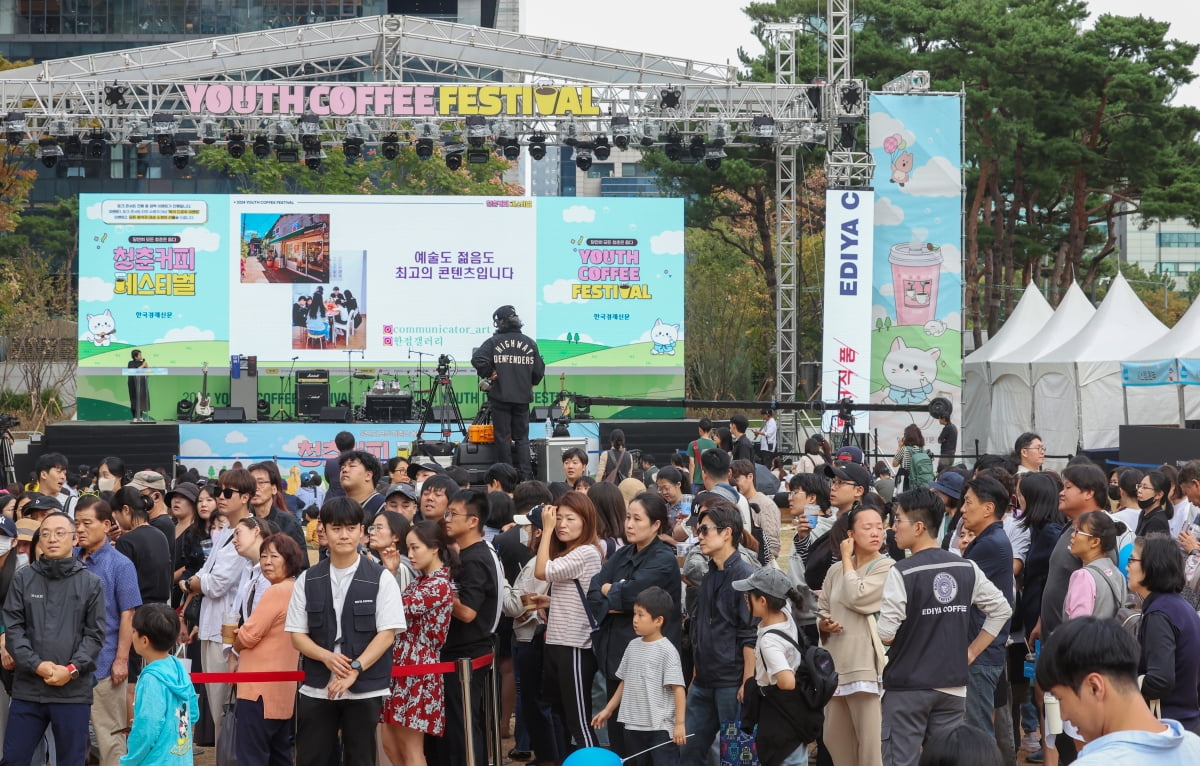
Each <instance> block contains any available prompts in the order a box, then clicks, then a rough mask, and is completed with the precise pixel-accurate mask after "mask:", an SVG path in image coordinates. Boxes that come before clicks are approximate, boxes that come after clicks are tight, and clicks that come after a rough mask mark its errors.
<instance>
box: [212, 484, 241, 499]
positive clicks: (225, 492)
mask: <svg viewBox="0 0 1200 766" xmlns="http://www.w3.org/2000/svg"><path fill="white" fill-rule="evenodd" d="M217 494H218V495H220V496H221V497H223V498H225V499H226V500H228V499H229V498H231V497H233V496H234V495H240V494H242V493H241V492H238V491H237V490H236V489H233V488H232V487H222V488H221V489H218V490H217Z"/></svg>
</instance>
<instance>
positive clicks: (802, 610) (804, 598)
mask: <svg viewBox="0 0 1200 766" xmlns="http://www.w3.org/2000/svg"><path fill="white" fill-rule="evenodd" d="M749 593H750V595H752V596H757V597H759V598H763V599H766V601H767V608H768V609H770V610H771V611H772V612H782V611H783V610H784V607H786V606H787V605H788V603H789V602H790V603H791V607H792V620H793V621H794V622H795V623H796V627H801V626H804V625H815V624H816V622H817V599H816V596H814V595H813V592H812V590H811V589H810V588H809V587H808V586H807V585H795V586H793V587H792V588H791V589H790V590H789V591H788V592H787V598H779V597H778V596H772V595H771V594H769V593H763V592H762V591H761V590H759V589H757V588H754V589H752V590H750V591H749Z"/></svg>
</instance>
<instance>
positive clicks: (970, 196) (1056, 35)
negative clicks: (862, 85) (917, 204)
mask: <svg viewBox="0 0 1200 766" xmlns="http://www.w3.org/2000/svg"><path fill="white" fill-rule="evenodd" d="M823 6H824V0H778V2H776V3H773V4H771V3H757V4H752V5H751V6H749V8H748V9H747V13H748V14H749V15H750V16H751V18H753V19H755V20H756V21H757V22H760V23H767V22H772V21H798V22H799V23H801V24H802V25H804V26H806V28H807V29H808V30H809V34H808V35H805V36H806V37H807V36H811V37H813V38H814V39H817V40H820V39H822V38H823V36H824V28H823V25H824V21H823ZM1087 15H1088V14H1087V6H1086V4H1085V3H1084V2H1082V1H1081V0H1003V1H1002V0H973V1H972V2H961V1H960V0H886V1H885V0H859V1H858V3H857V18H856V19H855V23H854V24H853V29H854V30H855V41H854V51H855V61H854V68H855V72H856V73H857V74H858V76H864V77H866V78H867V79H869V80H870V82H871V84H872V86H873V87H876V88H878V87H880V86H881V85H882V84H883V83H884V82H886V81H887V80H890V79H892V78H893V77H896V76H897V75H899V74H901V73H903V72H905V71H908V70H913V69H923V70H928V71H929V72H930V74H931V77H932V80H933V87H934V89H935V90H941V91H951V92H956V91H958V90H960V88H964V89H965V93H966V108H965V115H964V117H965V129H966V134H965V135H966V162H965V168H966V176H967V177H966V186H967V189H968V192H967V215H966V264H965V268H964V284H965V286H966V302H967V310H968V312H969V314H968V316H970V317H971V318H972V319H973V320H974V325H975V327H974V329H975V334H976V342H977V343H978V342H979V341H980V340H981V337H980V335H981V331H982V329H983V328H984V327H987V328H988V330H989V332H994V331H995V330H996V329H997V325H998V322H999V317H1000V316H1002V315H1004V314H1006V313H1007V312H1006V311H1005V310H1004V306H1003V305H1002V302H1003V301H1005V300H1006V299H1007V296H1008V294H1009V291H1006V290H1005V289H1004V287H1006V286H1008V285H1013V284H1022V283H1024V282H1025V281H1027V280H1028V279H1029V278H1031V277H1032V276H1034V275H1035V274H1037V273H1038V270H1039V266H1040V264H1041V263H1042V262H1043V261H1046V262H1048V264H1049V265H1048V268H1047V273H1048V275H1049V276H1052V277H1053V278H1054V280H1055V281H1056V282H1057V283H1058V284H1059V285H1061V286H1064V287H1065V286H1066V285H1068V284H1069V283H1070V282H1071V281H1072V280H1078V281H1080V282H1081V283H1082V285H1083V286H1084V288H1085V289H1086V288H1088V287H1089V286H1090V284H1091V282H1092V281H1093V280H1094V279H1095V278H1096V277H1097V274H1098V271H1099V268H1100V265H1101V264H1102V263H1103V262H1104V261H1105V260H1106V259H1109V258H1110V256H1111V255H1112V254H1113V253H1115V252H1116V238H1115V232H1116V226H1115V225H1114V224H1115V222H1116V221H1117V219H1119V218H1121V217H1123V216H1128V215H1133V214H1140V215H1141V216H1142V218H1143V219H1145V220H1161V219H1164V218H1169V217H1175V216H1182V217H1188V218H1189V219H1191V220H1192V221H1193V222H1200V170H1198V167H1200V165H1198V162H1197V161H1198V160H1200V146H1198V145H1197V144H1196V142H1195V140H1194V138H1195V135H1196V132H1197V130H1198V129H1200V112H1197V110H1195V109H1192V108H1189V107H1170V106H1168V105H1167V104H1166V102H1167V100H1168V99H1169V98H1170V97H1171V95H1172V94H1173V93H1174V92H1175V91H1176V90H1177V89H1178V87H1179V86H1180V85H1183V84H1185V83H1187V82H1189V81H1191V80H1192V79H1193V78H1194V74H1193V73H1192V72H1191V70H1190V66H1191V64H1192V62H1193V61H1194V60H1195V58H1196V55H1197V50H1198V48H1197V46H1195V45H1189V44H1185V43H1182V42H1179V41H1177V40H1169V39H1167V38H1166V34H1167V30H1168V25H1167V24H1164V23H1160V22H1156V21H1152V20H1148V19H1145V18H1124V17H1116V16H1102V17H1100V18H1099V19H1098V20H1097V22H1096V24H1095V26H1094V27H1093V28H1091V29H1084V23H1085V21H1086V19H1087ZM816 53H817V51H815V50H814V47H813V46H810V45H809V46H805V47H803V48H802V55H806V56H808V58H807V59H803V60H802V61H801V63H800V64H799V66H798V68H799V69H800V70H801V71H804V70H805V68H807V70H808V71H810V72H812V73H818V63H819V62H818V58H817V56H816V55H815V54H816ZM767 55H768V57H767V58H766V60H765V61H764V62H754V61H744V63H746V64H747V65H748V66H749V67H750V68H751V70H752V71H759V70H761V71H764V72H766V71H769V69H770V62H771V58H770V57H771V56H773V51H772V49H771V48H768V50H767ZM1014 294H1015V293H1014Z"/></svg>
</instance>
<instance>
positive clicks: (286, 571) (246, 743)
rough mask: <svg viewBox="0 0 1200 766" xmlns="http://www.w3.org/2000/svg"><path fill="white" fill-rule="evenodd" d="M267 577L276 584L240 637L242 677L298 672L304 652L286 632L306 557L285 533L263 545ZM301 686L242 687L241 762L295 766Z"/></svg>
mask: <svg viewBox="0 0 1200 766" xmlns="http://www.w3.org/2000/svg"><path fill="white" fill-rule="evenodd" d="M259 562H260V565H261V567H262V576H263V578H264V579H266V580H267V582H269V583H270V584H271V585H270V587H268V588H267V590H266V591H265V592H264V593H263V595H262V599H261V600H260V601H259V602H258V605H257V606H255V607H254V610H253V611H252V612H251V613H250V616H249V617H248V618H247V619H246V622H245V624H244V625H242V627H241V628H239V629H238V631H237V634H236V635H235V637H234V641H233V648H234V651H236V652H237V653H238V672H239V673H262V672H278V671H289V670H295V669H296V667H297V665H298V664H299V661H300V653H299V652H297V651H296V649H295V648H293V647H292V640H291V636H289V635H288V634H287V633H285V632H284V631H283V623H284V618H285V617H286V616H287V608H288V602H289V601H291V599H292V587H293V586H294V585H295V584H296V582H295V578H296V575H298V574H300V571H301V568H302V567H303V564H304V554H303V553H301V552H300V546H299V545H297V544H296V541H295V540H293V539H292V538H291V537H289V536H287V535H285V534H274V535H269V536H267V538H266V539H265V540H263V541H262V548H261V554H260V559H259ZM295 704H296V684H295V683H253V682H251V683H239V684H238V685H237V711H236V712H237V721H238V736H237V759H238V763H245V764H263V766H291V764H292V742H291V723H292V712H293V709H294V707H295Z"/></svg>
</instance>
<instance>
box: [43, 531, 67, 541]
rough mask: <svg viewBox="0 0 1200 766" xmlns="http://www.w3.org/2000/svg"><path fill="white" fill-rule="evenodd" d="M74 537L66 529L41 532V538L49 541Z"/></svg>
mask: <svg viewBox="0 0 1200 766" xmlns="http://www.w3.org/2000/svg"><path fill="white" fill-rule="evenodd" d="M74 535H75V533H74V532H72V531H69V530H66V529H54V530H50V529H48V530H46V531H44V532H42V535H41V536H42V537H43V538H46V539H49V540H63V539H65V538H67V537H73V536H74Z"/></svg>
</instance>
